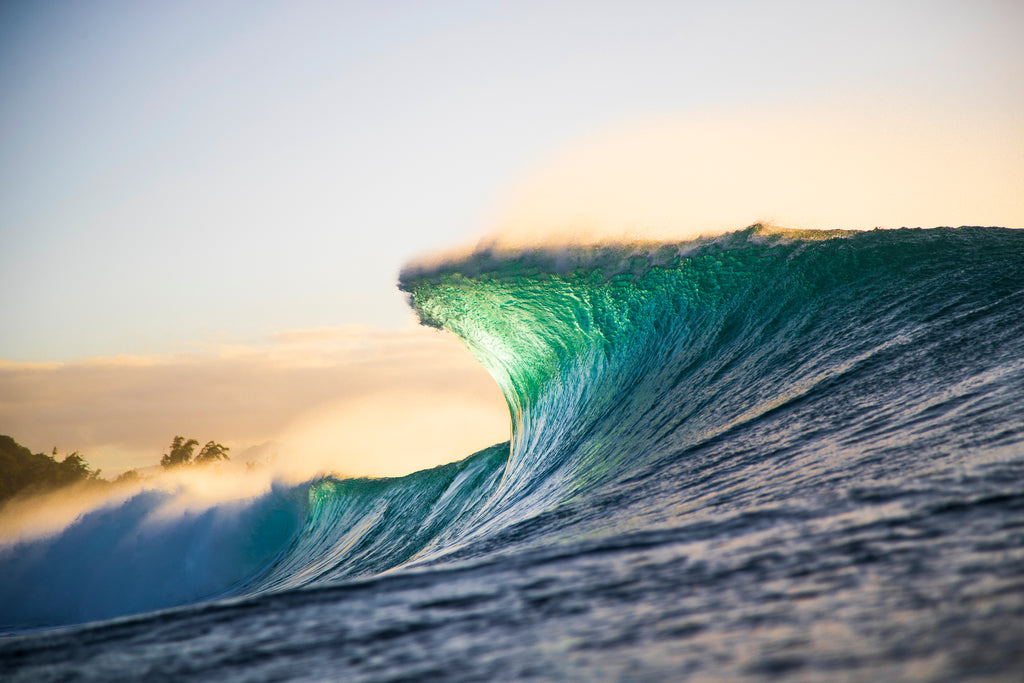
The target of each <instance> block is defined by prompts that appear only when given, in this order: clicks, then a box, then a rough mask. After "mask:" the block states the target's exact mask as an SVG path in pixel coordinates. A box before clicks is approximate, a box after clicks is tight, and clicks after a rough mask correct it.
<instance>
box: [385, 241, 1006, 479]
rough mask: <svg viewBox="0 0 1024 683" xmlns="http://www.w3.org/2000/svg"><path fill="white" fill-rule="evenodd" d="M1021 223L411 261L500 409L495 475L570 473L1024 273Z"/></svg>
mask: <svg viewBox="0 0 1024 683" xmlns="http://www.w3.org/2000/svg"><path fill="white" fill-rule="evenodd" d="M1022 238H1024V233H1021V232H1018V231H1012V230H1005V229H1000V228H957V229H951V228H937V229H933V230H896V231H881V230H877V231H873V232H837V231H833V232H797V231H779V230H771V231H769V230H766V229H764V228H762V227H760V226H754V227H752V228H748V229H746V230H743V231H739V232H735V233H731V234H728V235H724V236H722V237H720V238H717V239H714V240H703V241H696V242H685V243H678V244H656V245H631V246H622V245H618V246H606V247H599V248H586V249H585V248H568V249H565V250H560V251H554V250H535V251H526V252H522V253H518V254H515V255H509V256H503V255H497V254H494V253H492V252H481V253H478V254H475V255H473V256H470V257H469V258H466V259H464V260H462V261H458V262H453V263H447V264H445V265H443V266H441V267H439V268H433V269H408V270H406V271H405V272H403V274H402V276H401V279H400V285H399V286H400V288H401V289H402V290H404V291H406V292H408V293H409V295H410V302H411V305H412V306H413V307H414V308H415V310H416V311H417V312H418V314H419V316H420V319H421V320H422V322H423V323H424V324H426V325H431V326H435V327H442V328H445V329H448V330H450V331H452V332H454V333H455V334H456V335H458V336H459V337H460V338H461V339H462V340H463V341H464V342H465V344H466V346H467V347H468V348H469V349H470V351H471V352H472V353H473V354H474V355H475V356H476V357H477V358H478V359H479V361H480V362H481V363H482V364H483V365H484V366H485V367H486V368H487V369H488V370H489V371H490V372H491V374H492V375H493V376H494V378H495V380H496V381H497V382H498V384H499V386H500V387H501V389H502V391H503V393H504V395H505V398H506V400H507V402H508V405H509V409H510V413H511V416H512V421H513V442H512V443H513V447H512V459H511V462H510V464H509V467H508V470H507V471H506V482H505V486H506V488H509V489H524V488H525V489H534V488H536V487H537V486H538V484H539V482H540V481H541V480H546V479H548V478H550V477H551V475H552V474H554V473H555V472H556V471H559V472H561V473H562V474H563V475H565V476H563V477H562V479H563V480H564V479H565V478H566V477H569V478H571V480H572V484H571V485H572V487H573V488H574V489H578V488H579V487H581V486H585V485H586V484H587V482H592V481H596V480H600V479H602V478H603V477H605V476H606V475H607V474H608V473H609V472H613V471H616V470H619V469H621V467H623V466H624V463H626V462H631V461H632V462H637V461H643V460H644V459H645V458H647V457H649V456H651V455H652V454H654V453H658V452H661V451H663V450H664V448H666V447H668V446H670V445H671V447H672V448H682V447H685V446H686V445H687V444H692V443H694V442H696V441H698V440H701V439H708V438H711V437H712V436H714V435H715V434H718V433H721V432H722V431H723V430H726V429H728V428H730V427H731V426H734V425H736V424H738V423H740V422H742V421H744V420H750V419H753V418H754V417H755V416H757V415H759V414H763V413H765V412H766V411H769V410H771V409H773V408H774V407H777V406H779V405H781V404H783V403H785V402H786V401H789V400H794V399H795V398H796V397H798V396H800V395H801V394H803V393H806V392H808V391H811V390H812V388H813V387H815V386H817V385H819V384H821V383H822V382H824V381H826V380H827V379H828V378H829V377H832V376H835V375H837V374H841V373H843V372H845V371H847V370H848V369H849V368H850V367H852V366H853V365H855V364H856V363H858V362H860V361H862V360H863V359H864V358H866V357H868V356H870V355H872V354H875V353H877V352H878V351H879V350H880V349H883V348H885V347H886V346H887V345H891V344H893V343H898V339H899V338H900V336H901V335H903V336H906V335H913V334H915V329H916V328H918V327H920V326H922V325H924V324H925V323H926V321H927V318H928V316H929V315H932V316H934V315H938V314H940V313H941V311H942V309H944V308H946V307H948V306H950V305H958V304H956V302H957V301H958V300H959V301H960V303H961V304H963V305H968V304H969V303H970V302H969V301H968V300H969V299H971V297H986V298H991V297H992V296H995V297H996V298H998V297H1000V296H1007V295H1009V294H1011V293H1012V292H1014V291H1016V290H1017V289H1018V288H1019V287H1020V286H1021V283H1022V281H1024V280H1022V265H1021V264H1022V262H1024V258H1022V256H1024V239H1022Z"/></svg>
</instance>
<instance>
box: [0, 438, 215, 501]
mask: <svg viewBox="0 0 1024 683" xmlns="http://www.w3.org/2000/svg"><path fill="white" fill-rule="evenodd" d="M198 445H199V442H198V441H196V440H195V439H186V438H185V437H183V436H175V437H174V441H172V442H171V448H170V453H165V454H164V455H163V457H162V458H161V459H160V465H161V466H163V468H164V469H165V470H166V469H171V468H175V467H184V466H188V465H208V464H210V463H215V462H220V461H221V460H228V459H229V458H228V451H229V450H231V449H229V448H228V447H227V446H225V445H223V444H220V443H217V442H216V441H207V442H206V445H205V446H203V447H202V448H201V449H200V451H199V454H198V455H196V456H195V458H193V457H192V454H193V452H195V449H196V446H198ZM139 478H140V475H139V473H138V472H136V471H135V470H128V471H127V472H125V473H123V474H122V475H121V476H119V477H117V479H115V480H114V482H113V483H115V484H123V483H127V482H131V481H135V480H137V479H139ZM81 482H85V483H89V484H95V485H99V486H108V485H110V484H111V482H109V481H107V480H106V479H102V478H101V477H100V470H94V469H92V468H91V467H90V466H89V463H88V461H86V459H85V458H84V457H83V456H82V454H81V453H79V452H78V451H75V452H73V453H70V454H68V455H66V456H64V458H63V459H61V460H58V456H57V449H56V448H54V449H53V454H52V455H44V454H43V453H33V452H32V451H30V450H29V449H27V448H25V447H24V446H22V445H21V444H19V443H18V442H17V441H15V440H14V439H13V438H11V437H9V436H7V435H4V434H0V503H3V502H4V501H6V500H8V499H10V498H13V497H14V496H16V495H22V494H25V495H30V494H36V493H46V492H47V491H53V490H55V489H58V488H62V487H64V486H69V485H71V484H76V483H81Z"/></svg>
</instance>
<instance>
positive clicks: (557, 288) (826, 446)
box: [0, 226, 1024, 630]
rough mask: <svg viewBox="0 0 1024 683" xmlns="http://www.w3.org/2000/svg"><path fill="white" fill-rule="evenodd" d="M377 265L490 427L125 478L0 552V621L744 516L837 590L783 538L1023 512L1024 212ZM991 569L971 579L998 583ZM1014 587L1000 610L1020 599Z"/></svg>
mask: <svg viewBox="0 0 1024 683" xmlns="http://www.w3.org/2000/svg"><path fill="white" fill-rule="evenodd" d="M399 286H400V288H401V289H402V290H403V291H405V292H407V293H408V294H409V298H410V302H411V304H412V306H413V307H414V309H415V310H416V311H417V313H418V314H419V316H420V318H421V320H422V321H423V323H424V324H427V325H432V326H435V327H441V328H444V329H447V330H450V331H452V332H454V333H455V334H456V335H458V336H459V337H460V338H461V339H462V340H463V341H464V342H465V344H466V346H467V347H468V348H469V350H470V351H471V352H472V353H473V354H474V356H475V357H476V358H477V359H478V360H479V361H480V362H481V363H482V364H483V365H484V366H485V367H486V368H487V369H488V371H489V372H490V373H491V374H492V375H493V376H494V378H495V380H496V382H497V383H498V384H499V386H500V387H501V390H502V392H503V393H504V396H505V398H506V400H507V403H508V406H509V412H510V415H511V420H512V440H511V442H510V443H509V444H499V445H497V446H494V447H492V448H490V449H487V450H485V451H482V452H480V453H477V454H475V455H472V456H470V457H468V458H466V459H465V460H463V461H461V462H458V463H453V464H450V465H445V466H442V467H438V468H435V469H431V470H426V471H423V472H418V473H415V474H412V475H409V476H407V477H402V478H397V479H382V480H367V479H354V480H341V479H336V478H330V477H327V478H323V479H318V480H316V481H311V482H307V483H305V484H302V485H300V486H296V487H278V488H275V489H274V490H272V491H270V492H269V493H267V494H265V495H263V496H262V497H259V498H257V499H254V500H249V501H245V502H240V503H232V504H230V505H228V504H224V505H220V506H215V507H213V508H210V509H208V510H205V511H203V512H201V513H196V514H192V515H185V516H179V517H175V518H172V519H161V520H158V521H156V522H154V521H153V519H152V516H153V513H154V511H155V510H157V509H158V508H159V506H160V505H161V504H162V503H163V502H165V501H162V500H161V499H159V496H158V495H157V494H154V493H152V492H144V493H141V494H139V495H138V496H135V497H133V498H130V499H129V500H127V501H123V502H120V503H117V504H112V505H111V506H109V507H107V508H104V509H101V510H97V511H95V512H93V513H90V514H89V515H86V516H84V517H83V518H81V519H79V520H78V521H76V523H75V524H73V525H71V526H70V527H68V528H67V529H65V530H63V531H62V532H61V533H59V534H57V535H56V536H53V537H50V538H46V539H42V540H36V541H29V542H23V543H20V544H17V545H13V546H9V547H6V548H0V575H3V576H4V580H3V582H2V584H0V624H3V625H4V626H5V627H6V628H7V629H8V630H18V629H23V628H27V627H34V626H46V625H54V624H66V623H73V622H77V621H86V620H92V619H101V618H107V617H111V616H116V615H119V614H126V613H131V612H140V611H146V610H152V609H158V608H163V607H171V606H175V605H182V604H188V603H192V602H196V601H200V600H209V599H214V598H221V597H227V596H240V595H241V596H257V595H261V594H266V593H268V592H283V591H289V590H294V589H298V588H305V587H310V586H320V585H336V584H337V583H339V582H343V581H349V580H353V579H354V578H355V577H372V576H378V575H381V574H382V573H384V572H389V571H396V570H401V571H426V570H428V569H429V568H431V567H437V566H456V565H457V566H475V564H480V565H481V566H483V565H485V564H487V563H491V562H494V561H496V559H497V558H517V560H516V561H517V562H526V563H529V561H530V560H529V559H524V558H531V557H539V556H541V555H543V556H544V557H551V556H552V555H551V554H552V553H555V554H556V555H557V554H558V553H567V554H568V555H569V556H573V557H584V556H588V554H589V553H592V552H596V550H595V549H600V548H609V547H630V548H648V547H652V546H658V545H659V544H664V543H668V542H669V541H671V542H672V543H681V542H684V541H685V542H686V543H689V544H694V543H698V544H699V543H709V542H712V541H714V542H721V543H724V542H726V541H727V540H728V539H731V538H732V539H736V538H744V539H748V540H749V539H750V538H751V534H754V533H755V532H757V533H760V532H761V531H763V530H764V529H771V528H772V527H771V525H772V523H773V521H772V520H775V521H778V520H783V521H785V523H786V524H788V525H790V526H788V527H786V528H785V530H784V531H779V530H776V531H775V532H773V533H775V535H776V536H778V537H779V538H777V539H775V540H776V541H778V542H782V543H783V544H784V546H785V547H786V548H787V549H788V550H787V551H786V552H787V553H789V555H787V557H786V558H779V559H778V562H779V563H780V566H788V564H787V563H788V562H789V561H790V558H791V557H796V558H803V559H802V560H801V561H802V562H804V564H805V570H806V571H807V572H811V573H813V572H816V571H817V572H819V574H818V575H816V577H817V578H816V580H817V581H818V582H819V584H820V585H823V586H827V585H831V584H830V582H833V583H835V585H836V586H840V587H842V585H843V584H842V582H841V581H839V579H838V578H836V576H833V574H832V573H830V572H833V571H837V572H838V571H840V570H841V569H842V568H843V567H849V566H850V564H849V559H848V558H846V555H844V553H846V554H848V552H847V549H844V548H843V547H839V546H836V547H832V546H830V545H829V543H826V542H824V541H822V543H823V545H821V547H820V548H818V550H816V549H815V546H813V545H808V541H806V540H804V539H803V537H802V535H806V536H807V537H808V538H811V537H813V534H814V533H817V532H816V531H814V530H815V529H818V530H819V531H820V530H821V529H825V528H828V529H832V530H834V531H835V530H838V531H842V530H843V529H848V528H854V527H855V526H856V525H855V520H854V518H856V520H861V521H863V520H867V521H868V522H871V521H872V520H874V521H875V522H878V521H879V520H887V521H886V522H885V523H887V524H892V525H895V526H896V527H899V526H900V525H910V526H913V525H914V524H917V525H918V527H915V528H917V530H918V531H920V527H922V526H923V527H927V529H926V530H925V531H926V532H927V533H934V534H938V535H939V536H944V537H945V538H947V539H948V538H958V537H957V536H956V534H957V533H961V532H957V531H955V530H953V529H952V528H949V527H948V526H946V525H945V522H943V518H942V512H941V511H942V506H944V505H962V506H966V507H967V508H968V509H971V510H973V509H975V508H974V507H972V506H977V505H983V506H986V505H987V506H988V507H987V508H986V509H988V510H989V511H992V510H995V511H997V512H998V514H1000V515H1003V516H1004V517H1007V518H1008V519H1010V522H1008V523H1012V520H1013V519H1018V520H1019V518H1020V516H1021V513H1020V505H1019V503H1020V488H1019V486H1020V484H1021V483H1022V482H1024V455H1022V454H1024V422H1022V421H1021V419H1020V410H1021V405H1022V404H1024V316H1022V315H1021V314H1020V312H1021V311H1022V310H1024V232H1019V231H1013V230H1005V229H1001V228H957V229H952V228H937V229H933V230H895V231H873V232H795V231H781V230H768V229H765V228H762V227H760V226H754V227H751V228H748V229H746V230H742V231H739V232H734V233H730V234H727V235H723V236H721V237H718V238H715V239H704V240H697V241H690V242H684V243H678V244H654V245H646V244H638V245H611V246H605V247H595V248H565V249H562V250H552V249H538V250H533V251H529V250H527V251H522V252H517V253H500V252H493V251H486V250H485V251H481V252H478V253H475V254H473V255H471V256H468V257H465V258H462V259H460V260H457V261H451V262H447V263H444V264H441V265H439V266H432V267H415V266H414V267H410V268H408V269H406V270H405V271H404V272H403V273H402V274H401V278H400V284H399ZM954 471H957V472H959V473H960V474H959V478H957V477H954V476H952V474H951V472H954ZM908 482H909V483H908ZM921 501H925V502H924V503H921ZM979 501H981V502H979ZM890 504H895V505H898V506H899V507H900V510H901V512H900V513H899V514H895V513H893V511H892V509H891V508H888V507H885V505H890ZM922 506H923V507H922ZM929 510H931V512H930V513H929ZM929 514H931V515H933V516H932V517H931V518H930V519H925V521H922V520H921V516H922V515H923V516H924V517H926V518H927V517H928V515H929ZM844 515H852V516H853V517H851V518H850V519H847V518H846V517H844ZM858 515H859V517H858ZM900 515H902V516H900ZM1011 518H1012V519H1011ZM908 519H910V520H912V521H907V520H908ZM972 519H973V518H972ZM780 523H781V522H780ZM858 523H859V522H858ZM838 531H837V533H838ZM922 533H925V532H922ZM963 533H967V534H968V536H967V538H968V539H969V541H970V543H972V544H974V545H973V546H972V547H973V548H974V550H971V551H970V552H966V551H965V553H963V554H962V556H960V557H959V559H958V560H957V561H958V562H962V563H963V564H964V566H968V565H971V563H972V562H973V563H974V565H973V566H985V564H986V563H990V564H992V565H993V566H995V567H997V569H998V567H1005V566H1006V565H1005V563H1006V562H1007V558H1011V559H1012V558H1018V557H1021V555H1022V553H1024V550H1022V549H1021V547H1020V545H1019V543H1018V544H1017V545H1014V544H1013V543H1010V542H1008V541H1007V539H1006V538H1005V534H1002V535H1001V534H1000V532H999V531H998V529H997V530H994V531H993V530H992V529H987V528H986V527H985V526H984V522H983V521H978V525H977V528H973V527H972V528H970V529H967V531H964V532H963ZM666 539H669V540H666ZM779 539H781V541H779ZM818 540H819V541H821V539H820V538H819V539H818ZM876 540H877V539H876ZM986 543H988V545H987V546H986V545H985V544H986ZM878 544H879V548H881V547H882V546H883V545H884V543H883V542H882V541H878ZM751 547H753V546H751ZM829 548H831V550H829ZM979 548H983V549H979ZM691 549H692V548H691ZM890 550H891V549H890ZM921 550H922V552H925V551H926V550H927V548H925V547H924V546H922V548H921ZM819 551H820V552H819ZM694 552H696V551H694ZM701 552H710V551H707V550H704V551H701ZM876 552H882V553H883V554H884V553H885V552H888V551H887V550H885V549H884V548H883V549H881V550H879V549H876ZM829 553H832V555H829ZM1000 553H1002V554H1000ZM812 555H813V556H814V559H813V561H812V560H811V559H809V558H810V557H811V556H812ZM755 556H756V553H755V551H754V550H748V559H750V560H751V561H753V559H752V558H755ZM844 558H846V559H844ZM1000 558H1001V559H1000ZM897 560H898V561H897ZM545 561H548V560H545ZM759 561H760V560H759ZM893 561H894V562H896V564H894V565H892V566H891V567H890V568H889V569H890V570H891V571H892V572H896V573H897V574H898V573H899V571H900V570H901V569H902V567H903V565H902V564H899V563H900V562H902V561H903V560H902V559H899V558H897V559H896V560H893ZM908 561H909V560H908ZM830 562H831V564H829V563H830ZM822 563H824V565H823V564H822ZM815 567H817V568H818V569H815ZM417 568H419V569H417ZM737 571H738V570H737ZM957 571H959V570H957ZM964 571H966V569H965V570H964ZM954 573H955V572H954ZM996 573H997V574H998V573H999V572H998V571H997V572H996ZM638 576H639V575H638ZM723 576H724V575H723ZM730 576H731V575H730ZM793 576H796V574H794V575H793ZM633 580H636V581H640V580H641V579H640V578H637V577H634V579H633ZM710 580H711V579H709V581H710ZM722 580H725V579H722ZM929 580H931V581H932V583H931V584H927V585H928V586H929V588H928V589H927V590H932V589H935V590H939V589H941V590H954V592H955V589H956V587H957V585H959V584H957V585H953V584H952V583H951V582H950V580H949V576H948V575H947V574H941V575H936V576H934V577H932V578H931V579H929ZM993 581H994V583H990V585H989V586H988V587H987V589H986V590H990V591H996V593H998V591H1000V590H1003V591H1004V593H1005V591H1006V590H1009V589H1007V585H1008V584H1005V582H1003V583H1000V581H999V580H993ZM709 590H710V589H709ZM837 590H838V589H837ZM927 590H925V592H927ZM1011 594H1012V595H1015V596H1016V598H1015V600H1016V602H1014V601H1012V600H1011V601H1010V602H1009V603H1008V604H1009V608H1008V609H1010V612H1009V613H1008V614H1009V616H1006V615H1003V616H1005V617H1006V618H1007V619H1009V618H1011V617H1012V616H1013V615H1014V614H1016V613H1017V612H1015V611H1014V610H1018V611H1019V610H1020V608H1021V605H1020V603H1021V600H1020V597H1021V596H1020V594H1019V593H1012V591H1011ZM965 595H966V594H965ZM971 595H975V594H971ZM975 597H976V595H975ZM851 599H852V598H851ZM965 599H966V598H965ZM649 607H650V608H651V609H653V610H655V611H656V609H655V607H654V605H653V603H652V604H651V605H649ZM889 607H891V606H887V605H885V604H882V603H879V604H864V605H860V606H859V607H858V609H862V610H869V611H870V610H872V609H875V610H884V609H888V608H889ZM1000 619H1003V617H999V619H995V620H994V621H992V622H991V623H992V624H994V625H998V624H1001V623H1003V621H1000Z"/></svg>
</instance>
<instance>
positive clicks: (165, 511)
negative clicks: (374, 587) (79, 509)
mask: <svg viewBox="0 0 1024 683" xmlns="http://www.w3.org/2000/svg"><path fill="white" fill-rule="evenodd" d="M306 488H307V487H304V486H298V487H289V486H284V485H275V486H273V487H272V488H271V489H270V490H269V491H267V492H265V493H263V494H262V495H258V496H256V497H254V498H249V499H243V500H235V501H228V502H219V503H216V504H208V505H206V506H200V507H192V508H189V507H184V508H183V507H182V506H181V504H180V503H181V496H180V492H173V491H166V490H154V489H149V490H142V491H139V492H137V493H135V494H133V495H131V496H129V497H128V498H127V499H125V500H121V501H111V502H109V503H108V504H106V505H103V506H101V507H99V508H97V509H94V510H91V511H89V512H86V513H84V514H82V515H81V516H80V517H79V518H78V519H76V520H75V521H74V522H72V523H71V524H70V525H68V526H67V527H65V528H63V529H62V530H60V531H58V532H57V533H54V534H51V535H48V536H44V537H42V538H35V539H23V540H21V541H18V542H15V543H13V544H10V545H6V546H0V574H2V575H3V577H4V579H3V581H2V582H0V629H3V630H22V629H26V628H33V627H43V626H52V625H61V624H74V623H81V622H85V621H93V620H97V619H106V618H111V617H115V616H120V615H124V614H133V613H138V612H145V611H150V610H156V609H162V608H166V607H173V606H176V605H183V604H188V603H192V602H196V601H199V600H206V599H211V598H216V597H220V596H224V595H229V594H232V593H233V592H235V591H237V589H238V588H239V587H240V586H242V585H244V584H245V583H246V582H248V581H249V580H250V579H251V577H252V576H253V575H254V574H256V573H258V572H259V571H261V570H262V569H264V568H265V567H266V566H267V565H268V564H270V563H272V562H273V561H274V559H276V557H277V556H278V555H279V554H280V552H281V550H282V549H283V548H285V547H286V546H287V544H288V542H289V541H290V540H291V538H292V537H294V536H295V534H296V533H297V532H298V530H299V529H300V528H301V527H302V524H303V522H304V520H305V517H306V507H307V501H306V496H305V491H306Z"/></svg>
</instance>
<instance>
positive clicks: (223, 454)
mask: <svg viewBox="0 0 1024 683" xmlns="http://www.w3.org/2000/svg"><path fill="white" fill-rule="evenodd" d="M230 450H231V449H230V448H228V447H227V446H223V445H221V444H219V443H217V442H216V441H207V442H206V445H205V446H203V450H201V451H199V455H197V456H196V464H197V465H205V464H206V463H211V462H217V461H219V460H230V458H228V451H230Z"/></svg>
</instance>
